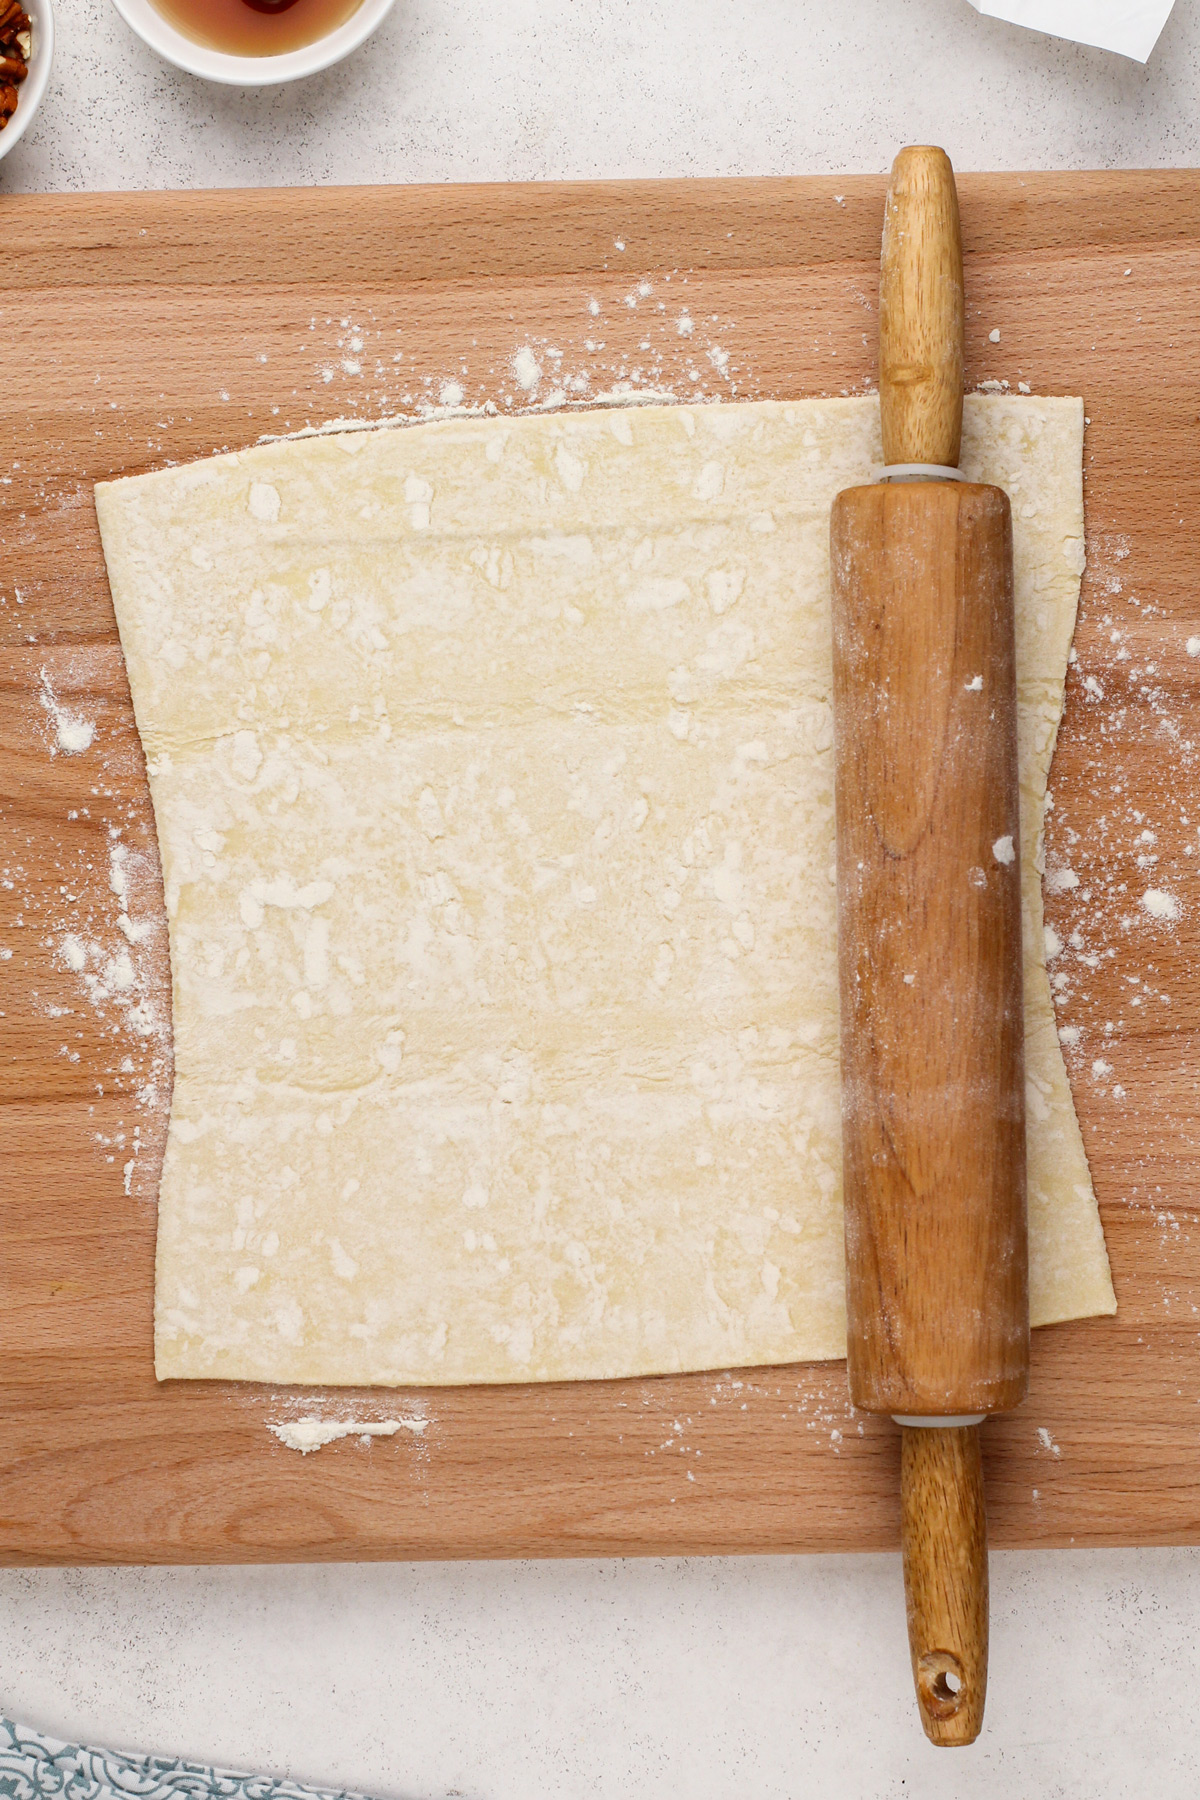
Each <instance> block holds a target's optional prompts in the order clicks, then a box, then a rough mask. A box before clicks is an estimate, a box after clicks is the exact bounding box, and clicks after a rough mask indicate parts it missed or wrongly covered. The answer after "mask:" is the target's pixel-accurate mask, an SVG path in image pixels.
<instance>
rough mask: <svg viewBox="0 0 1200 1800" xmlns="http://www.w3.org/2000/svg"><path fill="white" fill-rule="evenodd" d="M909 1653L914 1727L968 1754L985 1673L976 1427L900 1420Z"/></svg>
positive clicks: (983, 1522) (975, 1422) (984, 1562)
mask: <svg viewBox="0 0 1200 1800" xmlns="http://www.w3.org/2000/svg"><path fill="white" fill-rule="evenodd" d="M900 1515H901V1543H902V1549H903V1558H904V1597H905V1601H906V1605H907V1610H908V1647H909V1652H910V1654H911V1656H912V1670H913V1683H914V1685H915V1687H916V1690H917V1708H918V1711H919V1712H920V1715H921V1724H922V1726H923V1728H924V1731H925V1735H926V1737H927V1738H928V1739H929V1740H930V1742H931V1743H933V1744H937V1745H939V1746H941V1747H943V1748H947V1749H952V1748H955V1747H960V1746H964V1745H966V1744H973V1743H974V1741H975V1739H976V1738H977V1737H978V1736H979V1732H980V1728H981V1726H982V1724H983V1708H984V1701H985V1699H986V1698H987V1667H988V1559H987V1515H986V1512H985V1509H984V1497H983V1461H982V1458H981V1456H980V1449H979V1419H978V1418H977V1417H971V1418H970V1419H969V1420H968V1422H966V1423H963V1422H960V1420H958V1419H950V1418H941V1419H934V1418H929V1419H921V1420H920V1421H919V1422H918V1421H916V1420H911V1421H909V1420H906V1421H905V1422H904V1423H903V1425H902V1435H901V1451H900Z"/></svg>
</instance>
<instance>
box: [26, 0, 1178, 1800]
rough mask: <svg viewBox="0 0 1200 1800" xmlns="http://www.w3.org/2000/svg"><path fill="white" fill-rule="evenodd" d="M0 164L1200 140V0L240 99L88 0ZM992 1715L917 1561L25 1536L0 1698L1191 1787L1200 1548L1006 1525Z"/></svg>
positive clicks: (483, 11) (293, 1737)
mask: <svg viewBox="0 0 1200 1800" xmlns="http://www.w3.org/2000/svg"><path fill="white" fill-rule="evenodd" d="M57 18H58V23H59V33H60V38H59V50H58V59H57V63H56V68H55V73H54V79H53V83H52V88H51V92H50V93H49V95H48V96H47V99H46V101H45V103H44V106H43V109H42V112H41V114H40V116H39V117H38V119H37V121H36V122H35V124H34V126H33V128H32V129H31V131H30V134H29V136H28V137H27V138H26V139H25V140H24V142H23V143H22V144H21V145H20V146H19V147H18V148H17V149H16V150H14V152H13V153H12V155H11V156H9V157H8V158H7V159H5V161H4V162H3V163H0V194H2V193H4V192H19V191H31V190H38V189H65V188H73V189H89V188H136V187H194V186H202V185H213V184H219V185H229V186H255V185H259V186H267V185H274V184H281V183H305V182H313V183H321V182H366V181H441V180H445V181H477V180H490V181H497V180H530V179H536V178H554V177H588V176H614V177H615V176H636V175H646V176H652V175H726V174H728V175H733V174H738V175H743V174H744V175H761V174H784V173H788V174H791V173H796V174H799V173H809V172H816V171H841V170H847V171H849V170H880V169H883V168H885V167H886V166H887V164H888V163H889V161H890V159H891V157H892V154H893V152H894V150H895V149H896V147H897V146H898V145H899V144H901V143H904V142H912V141H914V140H915V141H922V140H925V141H935V142H940V143H943V144H945V145H946V147H947V148H948V149H949V151H950V153H951V155H952V156H953V157H954V159H955V161H956V162H957V163H958V165H959V166H960V167H962V168H995V169H999V168H1032V167H1051V168H1054V167H1068V166H1070V167H1086V166H1105V167H1108V166H1127V167H1128V166H1135V167H1136V166H1147V165H1160V166H1161V165H1172V164H1175V165H1178V164H1188V163H1197V162H1200V8H1197V6H1196V4H1195V0H1178V5H1177V7H1176V10H1175V14H1174V16H1173V17H1172V19H1171V21H1170V23H1169V24H1168V26H1167V28H1166V31H1165V32H1164V34H1163V37H1162V39H1161V41H1160V43H1159V46H1158V48H1157V50H1156V51H1155V54H1154V56H1153V58H1152V59H1151V62H1150V64H1149V66H1148V67H1147V68H1146V69H1142V68H1140V67H1138V66H1137V65H1136V64H1132V63H1127V62H1123V61H1121V60H1119V59H1118V58H1116V57H1112V56H1108V55H1105V54H1104V53H1102V52H1100V51H1094V50H1083V49H1079V48H1075V47H1073V46H1071V45H1067V44H1062V43H1056V42H1054V41H1053V40H1051V39H1048V38H1043V37H1040V36H1037V35H1035V34H1032V33H1028V32H1023V31H1021V30H1019V29H1017V28H1016V27H1012V26H1007V25H1002V24H998V23H996V22H995V21H992V20H989V19H983V18H980V17H979V16H978V15H977V14H975V13H974V12H973V11H972V10H971V8H970V7H968V5H967V4H966V0H640V3H638V4H635V3H634V0H594V3H593V4H590V5H586V6H585V5H583V4H582V3H581V0H511V3H510V4H509V5H508V6H506V7H503V8H497V7H496V6H494V5H492V4H486V3H485V0H397V4H396V8H395V11H394V12H393V14H392V16H391V18H390V20H389V21H388V23H387V24H386V25H385V26H384V28H383V29H382V30H381V31H380V32H379V33H378V34H377V36H376V37H375V38H374V39H373V40H372V41H371V42H370V43H369V44H368V45H367V46H366V47H365V48H364V49H363V50H361V51H359V53H358V54H357V55H356V56H354V57H353V58H351V59H350V60H349V61H348V62H346V63H344V64H342V65H341V66H340V67H339V68H336V69H333V70H330V71H329V72H328V73H326V74H325V75H321V76H318V77H316V78H315V79H313V80H311V81H309V82H307V83H303V84H300V85H298V86H296V87H293V88H290V89H276V90H265V91H263V92H261V93H256V94H241V93H237V92H234V91H231V90H227V89H219V88H215V87H208V86H206V85H205V84H204V83H202V82H200V81H198V80H195V79H193V78H192V77H190V76H186V75H180V74H177V73H175V72H174V71H173V70H170V69H168V68H166V67H165V66H163V65H162V64H160V63H158V62H157V61H156V59H155V58H154V56H153V55H152V54H151V52H150V51H148V50H146V49H144V48H143V47H142V45H141V44H140V43H139V42H138V41H137V40H136V39H134V38H133V37H132V36H131V34H130V33H129V32H128V31H127V29H126V28H125V26H124V25H123V24H122V23H121V21H120V19H119V18H118V17H117V15H116V13H115V12H114V11H113V9H112V6H111V4H110V0H57ZM992 1640H993V1643H992V1685H991V1694H990V1698H989V1709H988V1720H987V1724H986V1726H985V1729H984V1735H983V1737H982V1738H981V1739H980V1741H979V1743H978V1744H977V1745H976V1746H975V1748H974V1749H972V1750H969V1751H964V1752H959V1753H957V1754H947V1753H939V1752H935V1751H932V1750H930V1749H929V1748H928V1747H927V1746H926V1745H925V1743H924V1740H923V1739H922V1737H921V1735H920V1729H919V1726H918V1724H917V1721H916V1715H915V1711H914V1708H913V1703H912V1699H911V1694H910V1689H909V1682H908V1676H907V1670H906V1646H905V1641H904V1621H903V1601H902V1595H901V1589H900V1574H899V1567H898V1562H897V1560H896V1559H894V1558H888V1557H846V1558H812V1559H799V1558H797V1559H781V1560H778V1561H769V1560H763V1559H757V1558H755V1559H748V1560H715V1561H707V1562H706V1561H697V1562H686V1563H683V1562H681V1563H663V1562H645V1563H637V1562H627V1563H595V1562H587V1563H557V1564H541V1565H533V1564H512V1565H505V1564H499V1565H497V1564H491V1565H488V1564H484V1565H461V1566H451V1565H430V1566H424V1567H380V1566H365V1567H357V1568H354V1567H334V1568H297V1569H289V1568H263V1569H210V1570H197V1569H175V1570H73V1571H50V1570H26V1571H19V1570H3V1571H0V1709H2V1710H5V1711H7V1712H8V1713H9V1714H10V1715H11V1716H13V1717H15V1718H17V1719H21V1720H24V1721H25V1722H27V1723H29V1724H31V1725H34V1726H37V1727H40V1728H42V1729H44V1730H45V1731H47V1732H49V1733H52V1734H53V1735H55V1736H59V1737H66V1738H73V1739H80V1738H82V1739H85V1740H90V1741H92V1742H99V1743H108V1744H111V1745H114V1746H117V1747H122V1748H130V1749H140V1750H154V1751H157V1752H160V1753H163V1754H168V1755H180V1754H182V1755H187V1756H190V1757H195V1758H197V1759H202V1760H205V1761H217V1762H220V1763H223V1764H225V1765H226V1766H234V1767H241V1768H259V1769H262V1770H264V1771H272V1772H279V1773H287V1774H291V1775H293V1776H295V1777H296V1778H298V1779H301V1780H311V1781H320V1782H323V1783H327V1784H331V1785H332V1784H339V1785H346V1786H350V1787H355V1788H361V1789H366V1790H368V1791H369V1792H373V1793H375V1794H378V1795H381V1796H390V1795H394V1796H405V1797H411V1800H434V1797H440V1796H449V1795H453V1794H456V1795H462V1796H469V1797H470V1800H551V1797H553V1800H576V1797H578V1800H583V1796H587V1797H588V1800H609V1797H610V1796H611V1797H612V1800H616V1797H617V1796H620V1797H621V1800H626V1797H627V1796H630V1795H635V1794H636V1795H637V1796H638V1797H639V1800H675V1797H676V1796H683V1795H686V1796H688V1800H727V1797H730V1796H733V1795H735V1794H736V1795H738V1796H739V1797H741V1800H771V1797H774V1796H779V1797H781V1800H782V1797H783V1796H799V1795H807V1794H818V1793H819V1794H821V1795H822V1796H828V1797H829V1800H885V1797H887V1800H891V1797H893V1796H895V1797H899V1796H902V1795H908V1794H920V1795H922V1796H923V1800H978V1797H980V1796H1000V1795H1004V1796H1005V1797H1006V1800H1010V1797H1011V1800H1017V1797H1018V1796H1020V1797H1022V1800H1023V1797H1025V1796H1031V1797H1032V1796H1039V1797H1040V1796H1045V1797H1047V1800H1049V1797H1051V1796H1053V1797H1054V1800H1109V1797H1112V1800H1117V1797H1118V1796H1119V1797H1120V1800H1127V1797H1128V1796H1133V1795H1142V1794H1150V1793H1153V1794H1154V1795H1155V1796H1156V1800H1174V1797H1175V1796H1180V1797H1181V1800H1182V1797H1183V1796H1185V1795H1186V1796H1188V1800H1192V1797H1193V1796H1194V1795H1195V1794H1196V1793H1197V1791H1198V1790H1200V1739H1198V1738H1197V1736H1196V1733H1195V1729H1194V1706H1195V1702H1194V1696H1195V1694H1196V1692H1197V1686H1198V1683H1200V1552H1192V1551H1183V1550H1163V1551H1143V1552H1134V1551H1123V1552H1109V1553H1085V1552H1074V1553H1066V1554H1052V1553H1046V1552H1043V1553H1040V1554H1012V1553H1010V1554H1006V1555H1005V1554H1002V1555H996V1556H994V1558H993V1601H992Z"/></svg>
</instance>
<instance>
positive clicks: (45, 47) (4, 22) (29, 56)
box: [0, 0, 54, 156]
mask: <svg viewBox="0 0 1200 1800" xmlns="http://www.w3.org/2000/svg"><path fill="white" fill-rule="evenodd" d="M53 54H54V20H53V17H52V15H51V12H50V0H0V156H7V155H8V153H9V151H10V150H11V149H12V147H13V145H14V144H16V143H18V142H19V140H20V139H21V138H22V137H24V135H25V131H26V129H27V127H28V125H29V123H30V121H31V120H32V118H33V115H34V113H35V112H36V111H37V109H38V104H39V102H40V101H41V98H42V95H43V94H44V93H45V91H46V83H47V82H48V81H49V79H50V60H51V57H52V56H53Z"/></svg>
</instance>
